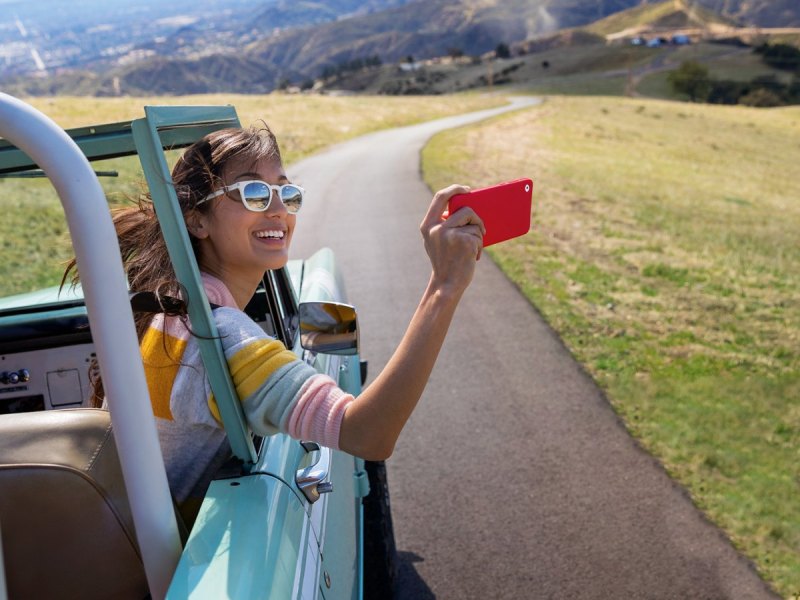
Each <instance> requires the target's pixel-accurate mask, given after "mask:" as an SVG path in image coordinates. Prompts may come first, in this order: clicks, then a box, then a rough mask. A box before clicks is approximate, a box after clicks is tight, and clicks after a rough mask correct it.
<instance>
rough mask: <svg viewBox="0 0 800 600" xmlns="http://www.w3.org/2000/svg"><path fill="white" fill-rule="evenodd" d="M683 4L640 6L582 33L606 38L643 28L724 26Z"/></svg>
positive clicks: (669, 0)
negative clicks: (621, 32) (651, 26)
mask: <svg viewBox="0 0 800 600" xmlns="http://www.w3.org/2000/svg"><path fill="white" fill-rule="evenodd" d="M685 4H686V3H685V2H680V1H678V2H676V1H675V0H665V1H664V2H657V3H654V4H641V5H639V6H636V7H634V8H631V9H628V10H625V11H622V12H618V13H614V14H612V15H610V16H608V17H606V18H605V19H601V20H599V21H595V22H594V23H592V24H591V25H589V26H588V27H585V29H586V30H587V31H590V32H592V33H596V34H598V35H609V34H612V33H617V32H620V31H624V30H626V29H632V28H637V27H642V26H645V25H656V26H658V25H659V24H663V25H665V26H668V27H669V26H681V27H683V26H687V27H702V26H703V25H708V24H712V23H726V22H727V21H726V20H725V19H723V18H722V17H720V16H719V15H716V14H714V13H712V12H711V11H708V10H705V9H703V8H702V7H693V8H692V9H687V8H686V6H685Z"/></svg>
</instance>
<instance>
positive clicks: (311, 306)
mask: <svg viewBox="0 0 800 600" xmlns="http://www.w3.org/2000/svg"><path fill="white" fill-rule="evenodd" d="M299 312H300V345H301V346H302V347H303V348H304V349H306V350H310V351H311V352H321V353H324V354H358V322H357V319H356V309H355V308H353V307H352V306H350V305H349V304H340V303H339V302H302V303H301V304H300V306H299Z"/></svg>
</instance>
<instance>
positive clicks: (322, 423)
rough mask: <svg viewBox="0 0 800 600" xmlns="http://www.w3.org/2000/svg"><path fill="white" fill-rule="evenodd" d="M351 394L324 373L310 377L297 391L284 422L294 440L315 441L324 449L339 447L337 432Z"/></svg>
mask: <svg viewBox="0 0 800 600" xmlns="http://www.w3.org/2000/svg"><path fill="white" fill-rule="evenodd" d="M353 400H354V398H353V396H352V395H351V394H348V393H347V392H345V391H344V390H342V389H340V388H339V387H338V386H337V385H336V382H335V381H334V380H333V379H331V378H330V377H328V376H327V375H318V376H316V377H312V378H311V379H310V380H309V381H308V382H307V383H306V384H305V385H304V386H303V388H302V389H301V390H300V399H299V400H298V402H297V404H295V406H294V408H293V409H292V411H291V413H290V414H289V419H288V421H287V424H286V432H287V433H288V434H289V435H290V436H292V437H293V438H295V439H301V440H310V441H315V442H318V443H320V444H322V445H323V446H326V447H328V448H335V449H338V448H339V431H340V429H341V426H342V419H343V418H344V413H345V411H346V410H347V407H348V406H349V404H350V403H351V402H352V401H353Z"/></svg>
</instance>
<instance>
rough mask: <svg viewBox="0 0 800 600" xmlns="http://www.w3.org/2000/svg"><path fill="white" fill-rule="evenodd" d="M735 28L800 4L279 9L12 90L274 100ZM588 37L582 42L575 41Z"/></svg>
mask: <svg viewBox="0 0 800 600" xmlns="http://www.w3.org/2000/svg"><path fill="white" fill-rule="evenodd" d="M251 10H252V9H251ZM717 11H722V13H724V14H723V15H722V16H720V13H719V12H717ZM734 18H735V19H739V20H740V21H741V22H743V23H745V22H747V23H750V22H753V21H754V20H755V19H758V21H756V22H757V23H758V24H762V25H766V24H769V23H771V22H774V21H775V20H777V21H778V22H779V23H780V24H781V25H792V24H798V25H800V0H665V1H661V2H645V1H643V0H330V1H328V2H325V3H322V2H308V1H293V0H281V1H279V2H276V1H275V0H272V1H271V2H269V3H267V4H265V5H263V8H262V10H261V11H260V12H252V16H251V17H250V18H248V19H242V18H241V15H239V16H238V17H237V18H236V19H232V21H231V22H232V23H235V24H236V27H237V28H238V29H233V30H230V31H226V32H224V35H223V34H222V33H219V32H218V33H217V37H216V38H211V37H210V34H209V32H208V31H207V29H204V27H207V26H208V25H207V23H206V24H202V26H201V25H200V24H189V25H187V26H186V27H183V28H182V29H180V30H179V31H177V32H176V33H175V34H174V35H171V36H161V37H160V38H159V39H157V40H153V41H151V42H148V43H145V44H141V45H140V46H139V47H138V48H136V49H135V50H134V51H133V52H132V55H135V56H136V58H135V59H126V60H125V61H124V64H117V65H116V66H113V67H111V68H105V67H104V66H102V65H95V66H94V67H92V68H91V70H90V69H88V68H87V69H83V70H64V71H61V72H59V73H57V74H55V75H51V76H48V77H38V78H31V77H23V78H17V79H16V80H9V79H7V80H6V81H4V82H2V83H3V87H4V89H6V90H8V91H10V92H12V93H24V94H33V95H42V94H96V95H117V94H128V95H137V94H189V93H202V92H238V93H264V92H268V91H271V90H273V89H276V88H277V87H281V86H282V85H284V84H286V83H287V82H291V83H294V84H301V83H303V82H310V81H311V80H312V79H314V78H318V77H319V76H320V75H321V74H322V73H323V72H325V71H326V70H328V71H329V70H330V69H331V68H336V67H338V66H340V65H343V64H347V63H350V62H353V61H359V60H363V59H366V58H368V57H369V58H370V59H374V58H375V57H377V58H378V59H379V60H380V61H382V62H384V63H387V64H389V63H396V62H399V61H407V59H408V57H413V59H414V60H419V59H425V58H430V57H436V56H446V55H448V54H449V55H465V56H479V55H482V54H484V53H487V52H490V51H493V50H494V49H495V48H497V46H498V45H499V44H505V45H509V46H511V47H514V48H517V49H519V48H524V49H525V50H527V51H538V50H539V49H542V48H545V49H546V48H552V47H557V46H560V45H569V44H573V43H591V42H593V41H594V40H595V39H602V36H605V35H608V34H610V33H615V32H619V31H622V30H625V29H627V28H631V27H636V26H641V25H643V24H649V25H656V26H664V27H673V28H674V27H682V26H689V27H691V26H704V25H707V24H709V23H714V22H725V21H726V20H729V19H734ZM731 22H732V21H731ZM298 24H300V25H302V26H297V27H296V26H295V25H298ZM581 27H582V28H583V33H579V32H576V31H575V30H576V28H581ZM564 31H566V32H568V33H559V32H564ZM548 36H549V37H548ZM593 36H597V38H595V37H593ZM205 40H208V41H207V42H206V43H205V44H204V41H205ZM235 40H239V41H241V45H240V46H237V44H236V42H235ZM137 53H138V54H137Z"/></svg>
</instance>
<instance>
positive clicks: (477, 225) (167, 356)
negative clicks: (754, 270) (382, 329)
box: [65, 125, 485, 523]
mask: <svg viewBox="0 0 800 600" xmlns="http://www.w3.org/2000/svg"><path fill="white" fill-rule="evenodd" d="M172 181H173V185H174V188H175V192H176V196H177V200H178V204H179V206H180V211H181V213H182V215H183V220H184V222H185V225H186V229H187V230H188V233H189V239H190V242H191V245H192V250H193V252H194V255H195V258H196V259H197V263H198V266H199V268H200V271H201V274H202V280H203V285H204V287H205V291H206V294H207V296H208V299H209V301H210V302H211V304H212V305H213V306H214V307H215V308H214V312H213V314H214V320H215V322H216V326H217V329H218V332H219V337H220V341H221V344H222V347H223V351H224V353H225V358H226V359H227V362H228V367H229V369H230V374H231V378H232V380H233V384H234V386H235V389H236V394H237V395H238V398H239V400H240V402H241V406H242V410H243V412H244V415H245V417H246V419H247V422H248V425H249V426H250V428H251V429H252V430H253V431H254V432H255V433H256V434H258V435H260V436H267V435H271V434H273V433H276V432H284V433H288V434H289V435H290V436H292V437H294V438H297V439H303V440H313V441H315V442H319V443H320V444H321V445H323V446H326V447H328V448H334V449H337V448H338V449H342V450H344V451H346V452H348V453H350V454H353V455H355V456H359V457H362V458H365V459H368V460H383V459H385V458H387V457H388V456H389V455H390V454H391V453H392V451H393V449H394V444H395V442H396V440H397V438H398V436H399V435H400V432H401V430H402V428H403V426H404V425H405V423H406V421H407V419H408V417H409V416H410V414H411V412H412V411H413V410H414V408H415V406H416V404H417V402H418V400H419V398H420V396H421V394H422V391H423V389H424V387H425V385H426V383H427V380H428V377H429V375H430V372H431V370H432V368H433V365H434V363H435V361H436V358H437V356H438V353H439V350H440V348H441V344H442V342H443V341H444V337H445V334H446V333H447V329H448V328H449V324H450V321H451V319H452V317H453V314H454V312H455V309H456V306H457V305H458V302H459V301H460V298H461V296H462V294H463V292H464V290H465V289H466V287H467V286H468V285H469V283H470V282H471V280H472V275H473V273H474V269H475V261H476V259H477V257H478V256H479V254H480V250H481V240H482V237H483V234H484V232H485V230H484V227H483V223H482V222H481V220H480V219H479V218H478V216H477V215H476V214H475V213H474V212H473V211H472V210H471V209H469V208H464V209H461V210H459V211H457V212H455V213H453V214H452V215H449V216H448V217H447V218H446V219H445V218H443V213H444V210H445V208H446V206H447V202H448V200H449V198H450V197H451V196H453V195H454V194H457V193H463V192H466V191H468V190H467V189H466V188H464V187H461V186H450V187H449V188H446V189H444V190H442V191H440V192H439V193H437V194H436V195H435V196H434V198H433V201H432V203H431V205H430V208H429V210H428V214H427V215H426V217H425V218H424V220H423V222H422V225H421V228H420V229H421V232H422V235H423V238H424V242H425V248H426V251H427V252H428V255H429V257H430V260H431V266H432V274H431V278H430V283H429V286H428V289H427V290H426V291H425V294H424V295H423V298H422V300H421V302H420V305H419V308H418V309H417V311H416V313H415V314H414V316H413V318H412V320H411V323H410V325H409V327H408V331H407V332H406V334H405V336H404V337H403V339H402V340H401V342H400V345H399V346H398V348H397V350H396V351H395V353H394V356H393V358H392V359H391V360H390V361H389V363H388V365H387V367H386V368H385V369H384V371H383V372H382V373H381V374H380V375H379V376H378V377H377V378H376V380H375V381H374V382H373V383H372V384H371V385H370V386H369V388H368V389H367V390H365V391H364V392H363V393H361V394H359V395H358V397H353V396H352V395H350V394H348V393H346V392H344V391H343V390H341V389H340V388H339V387H338V386H337V383H336V381H334V380H333V379H332V378H331V377H329V376H327V375H323V374H321V373H319V372H317V370H316V369H314V368H313V367H312V366H310V365H309V364H307V363H306V362H304V361H303V360H300V358H299V357H298V356H297V355H295V354H293V353H292V352H290V351H289V350H287V348H286V347H285V346H284V345H283V343H281V342H280V341H278V340H276V339H273V338H271V337H269V336H268V335H267V334H266V333H265V332H264V330H263V329H262V328H261V326H260V325H258V324H257V323H255V322H254V321H253V320H252V319H251V318H250V317H249V316H248V315H247V314H246V313H245V312H243V311H244V309H245V307H246V306H247V304H248V302H249V301H250V299H251V298H252V297H253V296H254V293H255V291H256V289H257V287H258V286H259V284H260V283H261V282H262V280H263V278H264V274H265V272H266V271H270V270H279V269H282V268H283V267H284V266H285V265H286V264H287V261H288V258H289V248H290V244H291V240H292V234H293V232H294V229H295V226H296V224H297V216H298V211H299V210H300V208H301V206H302V203H303V195H304V191H303V189H302V188H300V187H298V186H296V185H294V184H292V183H291V182H290V181H289V179H288V178H287V176H286V173H285V171H284V168H283V162H282V160H281V154H280V150H279V148H278V143H277V141H276V139H275V136H274V134H273V133H272V131H271V130H270V129H269V128H268V127H267V126H266V125H264V126H263V127H261V128H250V129H240V128H235V129H222V130H218V131H215V132H213V133H210V134H208V135H207V136H205V137H204V138H203V139H201V140H200V141H199V142H197V143H195V144H193V145H192V146H190V147H189V148H188V149H187V150H186V151H185V153H184V154H183V155H182V156H181V157H180V158H179V159H178V161H177V163H176V165H175V167H174V169H173V172H172ZM114 224H115V227H116V229H117V234H118V237H119V243H120V249H121V253H122V257H123V263H124V265H125V269H126V272H127V276H128V281H129V286H130V290H131V292H133V293H137V292H146V293H152V294H155V295H156V297H158V298H162V299H163V298H164V297H173V296H176V297H179V296H182V295H183V294H182V287H181V284H180V283H179V282H178V279H177V277H176V274H175V272H174V270H173V267H172V264H171V262H170V259H169V254H168V251H167V247H166V243H165V241H164V239H163V236H162V232H161V225H160V223H159V220H158V219H157V218H156V213H155V211H154V207H153V203H152V201H151V200H150V198H149V197H145V198H142V199H141V200H140V202H139V203H138V205H137V206H134V207H126V208H121V209H117V210H115V211H114ZM74 267H75V264H74V263H72V264H71V265H70V266H69V267H68V269H67V272H66V273H65V279H66V277H67V276H68V275H69V274H70V273H71V272H72V271H73V270H74ZM136 329H137V334H138V336H139V340H140V344H141V350H142V355H143V359H144V366H145V373H146V375H147V383H148V388H149V392H150V399H151V402H152V405H153V412H154V414H155V417H156V423H157V428H158V433H159V440H160V442H161V447H162V452H163V455H164V461H165V463H166V470H167V478H168V480H169V484H170V489H171V491H172V493H173V495H174V497H175V499H176V501H177V502H178V505H179V507H180V509H181V512H182V513H183V516H184V518H185V520H186V521H187V522H189V523H191V522H192V521H193V520H194V517H195V514H196V511H197V509H198V508H199V504H200V501H201V500H202V498H203V496H204V494H205V491H206V489H207V487H208V485H209V483H210V481H211V478H212V477H213V475H214V474H215V473H216V472H217V471H218V468H219V467H220V466H221V465H222V464H223V463H224V462H225V461H226V460H227V459H228V458H229V457H230V454H231V449H230V447H229V444H228V439H227V437H226V433H225V430H224V429H223V427H222V422H221V421H222V419H221V416H220V409H219V407H218V405H217V401H216V399H215V397H214V395H213V394H212V391H211V387H210V384H209V381H208V379H207V377H206V371H205V367H204V364H203V362H202V359H201V352H200V345H199V343H198V339H197V336H195V335H194V334H193V333H192V331H193V330H192V326H191V324H190V323H189V322H188V317H187V316H186V315H185V314H176V312H175V311H174V310H169V309H165V310H164V311H163V312H160V313H158V314H155V316H153V314H152V313H138V314H137V316H136ZM93 384H94V385H93V387H94V390H93V397H92V402H93V403H94V404H95V405H98V406H99V405H102V404H103V400H104V392H103V386H102V382H101V381H100V379H99V376H98V375H96V374H95V375H94V376H93Z"/></svg>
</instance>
